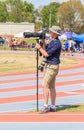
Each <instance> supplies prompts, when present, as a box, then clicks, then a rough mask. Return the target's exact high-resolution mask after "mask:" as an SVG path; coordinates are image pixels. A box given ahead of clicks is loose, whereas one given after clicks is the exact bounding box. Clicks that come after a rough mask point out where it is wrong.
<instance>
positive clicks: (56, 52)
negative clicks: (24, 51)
mask: <svg viewBox="0 0 84 130" xmlns="http://www.w3.org/2000/svg"><path fill="white" fill-rule="evenodd" d="M46 52H47V53H48V55H49V56H48V57H47V58H46V62H47V63H51V64H60V54H61V42H60V40H59V39H58V38H56V39H54V40H52V41H51V42H50V43H49V44H48V46H47V48H46Z"/></svg>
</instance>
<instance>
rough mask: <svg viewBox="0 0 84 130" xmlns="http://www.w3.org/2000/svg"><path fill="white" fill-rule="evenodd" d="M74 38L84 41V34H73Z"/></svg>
mask: <svg viewBox="0 0 84 130" xmlns="http://www.w3.org/2000/svg"><path fill="white" fill-rule="evenodd" d="M72 39H73V40H75V41H79V42H84V34H79V35H78V34H77V35H73V36H72Z"/></svg>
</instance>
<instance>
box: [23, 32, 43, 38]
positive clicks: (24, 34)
mask: <svg viewBox="0 0 84 130" xmlns="http://www.w3.org/2000/svg"><path fill="white" fill-rule="evenodd" d="M23 36H24V38H30V37H34V38H36V39H38V38H40V39H45V32H41V33H37V32H34V33H30V32H24V33H23Z"/></svg>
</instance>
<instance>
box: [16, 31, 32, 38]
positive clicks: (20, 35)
mask: <svg viewBox="0 0 84 130" xmlns="http://www.w3.org/2000/svg"><path fill="white" fill-rule="evenodd" d="M24 32H31V31H30V30H25V31H23V32H20V33H17V34H15V35H14V37H18V38H23V33H24Z"/></svg>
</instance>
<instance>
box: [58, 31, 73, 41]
mask: <svg viewBox="0 0 84 130" xmlns="http://www.w3.org/2000/svg"><path fill="white" fill-rule="evenodd" d="M60 35H66V37H67V40H69V39H72V35H75V33H74V32H65V31H61V32H60Z"/></svg>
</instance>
